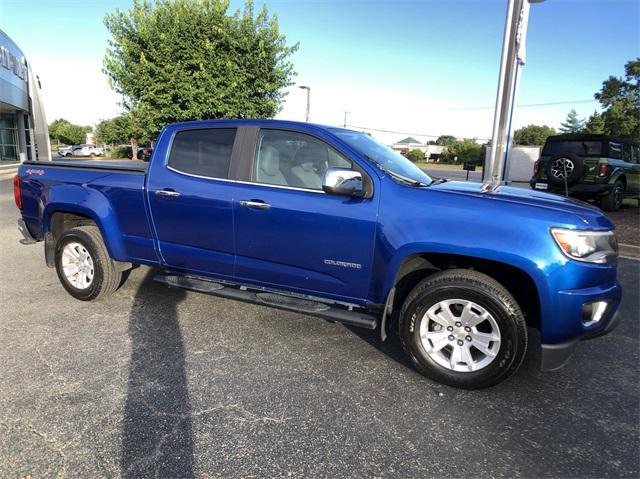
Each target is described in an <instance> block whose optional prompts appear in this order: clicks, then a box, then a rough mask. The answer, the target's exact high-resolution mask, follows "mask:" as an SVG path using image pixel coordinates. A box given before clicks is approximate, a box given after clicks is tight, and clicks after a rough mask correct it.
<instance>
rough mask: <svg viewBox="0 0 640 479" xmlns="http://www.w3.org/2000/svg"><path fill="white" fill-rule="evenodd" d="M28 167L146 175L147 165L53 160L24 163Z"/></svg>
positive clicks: (115, 161)
mask: <svg viewBox="0 0 640 479" xmlns="http://www.w3.org/2000/svg"><path fill="white" fill-rule="evenodd" d="M24 164H25V165H29V166H46V167H51V166H54V167H62V168H79V169H94V170H116V171H137V172H141V173H146V171H147V169H148V167H149V163H147V162H144V161H138V160H53V161H25V162H24Z"/></svg>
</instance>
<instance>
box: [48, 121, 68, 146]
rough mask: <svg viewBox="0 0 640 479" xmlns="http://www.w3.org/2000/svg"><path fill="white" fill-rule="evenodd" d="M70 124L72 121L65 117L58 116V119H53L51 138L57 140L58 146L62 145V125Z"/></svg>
mask: <svg viewBox="0 0 640 479" xmlns="http://www.w3.org/2000/svg"><path fill="white" fill-rule="evenodd" d="M69 124H70V123H69V122H68V121H67V120H65V119H64V118H58V119H57V120H53V121H52V122H51V124H50V125H49V138H51V139H52V140H56V141H57V143H58V146H60V127H62V126H63V125H69Z"/></svg>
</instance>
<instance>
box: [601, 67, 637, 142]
mask: <svg viewBox="0 0 640 479" xmlns="http://www.w3.org/2000/svg"><path fill="white" fill-rule="evenodd" d="M624 71H625V76H624V78H619V77H614V76H610V77H609V78H608V79H607V80H605V81H604V82H603V83H602V89H601V90H600V91H599V92H598V93H596V94H595V98H596V100H599V101H600V104H601V105H602V108H603V112H602V119H603V120H604V132H605V133H606V134H609V135H614V136H629V137H631V138H634V139H635V140H640V58H637V59H636V60H630V61H628V62H627V64H626V65H625V66H624Z"/></svg>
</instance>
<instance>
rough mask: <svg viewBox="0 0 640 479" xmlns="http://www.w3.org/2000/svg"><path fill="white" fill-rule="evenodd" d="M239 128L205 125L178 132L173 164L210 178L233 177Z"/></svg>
mask: <svg viewBox="0 0 640 479" xmlns="http://www.w3.org/2000/svg"><path fill="white" fill-rule="evenodd" d="M235 138H236V129H235V128H203V129H198V130H183V131H179V132H177V133H176V135H175V137H174V138H173V143H172V144H171V152H170V153H169V167H170V168H172V169H174V170H176V171H179V172H181V173H187V174H190V175H196V176H203V177H206V178H220V179H227V178H229V165H230V163H231V153H232V151H233V142H234V141H235Z"/></svg>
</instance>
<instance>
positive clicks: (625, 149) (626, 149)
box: [622, 143, 632, 163]
mask: <svg viewBox="0 0 640 479" xmlns="http://www.w3.org/2000/svg"><path fill="white" fill-rule="evenodd" d="M622 159H623V160H624V161H626V162H629V163H631V161H632V159H631V145H629V144H626V143H623V144H622Z"/></svg>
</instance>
